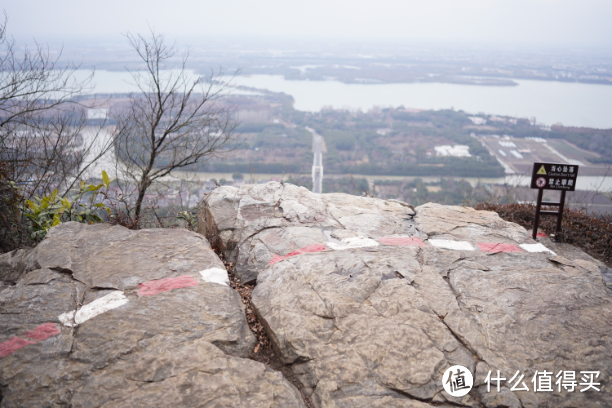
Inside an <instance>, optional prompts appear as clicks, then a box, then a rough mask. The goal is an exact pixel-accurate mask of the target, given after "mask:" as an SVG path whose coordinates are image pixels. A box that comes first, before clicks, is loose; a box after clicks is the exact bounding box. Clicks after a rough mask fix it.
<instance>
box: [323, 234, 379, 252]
mask: <svg viewBox="0 0 612 408" xmlns="http://www.w3.org/2000/svg"><path fill="white" fill-rule="evenodd" d="M325 245H327V246H328V247H330V248H331V249H335V250H336V251H341V250H343V249H353V248H366V247H375V246H378V245H380V244H379V243H378V242H377V241H374V240H373V239H370V238H362V237H353V238H345V239H343V240H342V241H341V243H338V242H326V243H325Z"/></svg>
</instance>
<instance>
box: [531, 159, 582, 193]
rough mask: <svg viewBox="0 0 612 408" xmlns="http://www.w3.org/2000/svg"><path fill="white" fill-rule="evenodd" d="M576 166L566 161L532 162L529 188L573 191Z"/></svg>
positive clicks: (576, 175)
mask: <svg viewBox="0 0 612 408" xmlns="http://www.w3.org/2000/svg"><path fill="white" fill-rule="evenodd" d="M578 167H579V166H578V165H576V164H567V163H534V164H533V172H532V174H531V188H538V189H541V190H560V191H574V190H575V189H576V179H577V177H578Z"/></svg>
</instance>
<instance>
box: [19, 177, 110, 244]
mask: <svg viewBox="0 0 612 408" xmlns="http://www.w3.org/2000/svg"><path fill="white" fill-rule="evenodd" d="M110 183H111V180H110V179H109V177H108V174H106V172H105V171H102V183H101V184H97V185H96V184H87V185H86V184H85V181H82V182H81V184H80V186H79V190H78V192H77V194H76V195H75V196H74V197H72V198H66V197H59V196H58V195H57V190H55V191H53V193H52V194H51V195H49V196H43V197H37V196H34V197H33V199H32V200H26V201H25V206H24V208H23V210H24V211H23V215H25V216H26V217H27V218H28V220H29V224H28V230H29V232H30V238H31V239H32V241H34V242H40V241H42V240H43V238H45V236H46V235H47V232H49V229H51V227H54V226H56V225H58V224H61V223H62V222H66V221H77V222H83V223H88V224H94V223H99V222H104V219H103V218H102V217H101V216H100V212H101V211H105V212H106V213H107V214H108V215H109V216H110V215H111V210H110V208H108V207H107V206H106V205H105V204H103V203H99V202H96V198H97V197H98V194H100V193H101V192H102V191H101V189H102V188H103V187H106V188H107V189H108V186H109V185H110ZM87 193H91V195H90V196H89V200H88V202H87V203H82V202H81V200H82V199H83V197H84V195H85V194H87Z"/></svg>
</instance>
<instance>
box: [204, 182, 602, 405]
mask: <svg viewBox="0 0 612 408" xmlns="http://www.w3.org/2000/svg"><path fill="white" fill-rule="evenodd" d="M198 225H199V226H200V228H201V232H202V233H203V234H206V235H207V236H208V237H210V239H213V240H214V241H215V244H216V245H218V246H219V248H221V249H222V250H223V251H224V252H225V254H226V256H227V258H228V259H229V260H230V261H233V262H236V267H235V270H236V273H237V275H238V277H239V278H240V279H241V280H242V281H243V282H249V281H254V280H256V281H257V286H256V288H255V290H254V291H253V297H252V304H253V306H254V307H255V308H256V310H257V313H258V315H259V316H260V320H261V321H262V323H264V325H265V326H266V328H267V330H268V333H269V336H270V338H271V339H272V341H273V343H274V345H275V347H276V348H277V350H278V352H279V354H280V355H281V358H282V359H283V361H284V362H285V363H286V364H289V365H291V367H292V370H293V372H294V374H295V375H296V376H297V377H298V378H299V379H300V380H301V382H302V383H303V384H304V387H305V388H304V389H305V392H306V394H308V395H310V396H311V398H312V400H313V402H314V403H315V405H316V406H317V407H326V408H327V407H337V408H344V407H430V406H473V407H491V408H493V407H517V408H518V407H524V408H526V407H603V406H612V395H611V394H610V391H609V385H608V384H609V373H608V372H606V371H607V369H608V367H609V366H610V365H611V364H612V351H611V350H612V328H611V327H610V325H609V321H610V319H611V318H612V295H611V292H610V291H609V290H608V289H607V288H606V286H605V282H604V280H603V278H602V274H601V272H602V271H601V269H600V267H601V265H600V264H598V263H597V262H596V261H594V260H593V259H592V258H590V257H588V256H583V255H584V254H583V253H582V252H580V251H578V252H579V254H580V255H579V256H578V255H577V253H578V252H575V251H574V252H572V251H559V252H558V253H555V250H554V249H552V250H551V248H548V247H546V246H545V245H542V243H541V242H535V241H533V240H532V239H531V238H530V236H529V233H528V232H527V231H525V229H524V228H522V227H520V226H518V225H516V224H513V223H509V222H506V221H503V220H501V219H500V218H499V217H498V216H497V214H495V213H492V212H485V211H476V210H473V209H470V208H463V207H450V206H442V205H436V204H426V205H423V206H420V207H417V208H416V209H415V208H413V207H412V206H410V205H408V204H405V203H401V202H398V201H393V200H389V201H383V200H379V199H375V198H366V197H354V196H348V195H343V194H322V195H315V194H312V193H310V192H309V191H308V190H306V189H304V188H298V187H296V186H293V185H288V184H285V185H281V184H279V183H275V182H271V183H267V184H265V185H257V186H243V187H241V188H234V187H222V188H218V189H216V190H214V191H213V192H212V193H211V194H210V195H209V196H208V197H207V199H206V200H205V201H204V202H203V204H202V205H201V207H200V211H199V219H198ZM457 364H458V365H462V366H465V367H467V368H468V369H469V370H470V371H471V372H472V373H473V374H474V377H475V387H474V389H473V390H472V391H471V392H470V393H468V394H467V395H466V396H464V397H460V398H455V397H451V396H450V395H449V394H447V393H446V392H445V391H444V390H443V386H442V379H441V376H442V373H443V372H444V371H445V370H446V369H447V368H449V367H451V366H453V365H457ZM498 372H499V374H498ZM560 372H561V373H560ZM564 372H573V373H574V374H575V379H576V387H575V388H573V389H572V390H570V388H569V387H564V386H563V385H566V386H567V385H568V384H570V385H571V378H570V377H569V376H570V374H569V373H568V374H567V375H565V374H564ZM582 372H599V376H598V377H596V378H594V381H591V382H594V383H597V384H599V385H596V388H598V389H599V391H596V390H595V389H593V388H591V389H589V390H587V391H584V392H581V390H582V389H584V388H586V385H580V384H586V383H588V382H589V381H587V380H586V379H585V378H586V377H585V376H588V375H589V374H585V373H582ZM489 373H491V376H488V374H489ZM559 373H560V377H557V375H558V374H559ZM500 376H501V377H502V378H503V380H500V387H499V391H498V390H497V388H496V387H497V383H496V382H495V381H491V380H490V378H491V377H493V378H495V377H500ZM487 377H488V378H489V379H488V380H487ZM559 378H561V381H559V383H558V384H557V380H558V379H559ZM534 379H535V383H534V382H533V380H534ZM547 379H550V380H551V385H550V389H551V391H538V392H536V391H535V389H534V387H535V386H537V387H538V389H540V390H541V389H546V388H548V385H547ZM487 382H488V383H489V384H491V385H490V388H491V389H490V391H488V389H487ZM542 384H544V385H542ZM559 386H561V391H559V388H558V387H559ZM521 388H522V389H523V390H521ZM525 388H527V389H528V390H525Z"/></svg>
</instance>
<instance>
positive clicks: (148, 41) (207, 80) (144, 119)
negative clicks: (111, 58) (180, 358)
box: [113, 30, 236, 218]
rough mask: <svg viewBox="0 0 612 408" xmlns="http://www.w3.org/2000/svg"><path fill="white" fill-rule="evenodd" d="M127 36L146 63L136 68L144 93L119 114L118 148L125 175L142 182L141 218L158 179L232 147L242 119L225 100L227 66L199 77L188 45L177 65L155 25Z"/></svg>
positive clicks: (137, 209)
mask: <svg viewBox="0 0 612 408" xmlns="http://www.w3.org/2000/svg"><path fill="white" fill-rule="evenodd" d="M126 37H127V39H128V42H129V43H130V45H131V46H132V48H134V50H135V51H136V53H137V54H138V56H139V57H140V59H141V60H142V62H143V63H144V66H143V67H142V68H143V69H142V70H138V71H131V74H132V80H133V84H134V85H135V86H136V87H137V88H138V89H139V90H140V92H139V93H137V94H131V95H130V102H129V107H128V108H127V109H125V110H123V111H117V112H114V114H113V118H114V119H115V120H116V122H117V126H118V128H119V129H120V130H119V131H118V132H117V140H116V142H115V153H116V157H117V160H118V161H119V162H120V163H121V167H122V173H123V174H122V175H123V176H124V177H127V178H128V179H131V180H132V181H133V182H134V183H135V184H136V185H137V190H138V197H137V199H136V204H135V207H134V216H135V217H136V218H139V217H140V216H141V211H142V203H143V200H144V198H145V195H146V192H147V189H148V188H149V187H150V186H151V184H152V183H153V182H154V181H155V180H158V179H160V178H162V177H164V176H167V175H169V174H170V173H171V172H172V171H173V170H175V169H179V168H182V167H186V166H190V165H193V164H196V163H199V162H202V161H203V160H206V159H208V158H210V157H212V156H216V155H219V154H221V153H224V152H227V151H229V150H230V149H232V148H233V146H234V145H235V141H236V138H235V134H234V129H235V126H236V123H235V122H234V121H233V120H232V115H231V113H232V108H231V107H230V106H228V105H227V104H226V103H224V101H223V97H224V96H225V95H226V94H227V93H228V92H229V90H230V87H229V82H228V81H224V77H223V73H222V71H221V70H219V72H217V73H215V72H213V73H211V75H210V76H208V77H202V76H200V77H197V78H195V79H193V78H192V77H191V75H190V72H189V71H188V69H187V61H188V58H189V52H188V50H185V52H184V53H183V55H182V58H181V60H180V63H179V64H178V66H177V65H174V64H172V62H171V61H172V60H173V58H174V57H175V56H176V55H177V53H178V51H177V49H176V46H175V45H174V44H173V45H168V44H167V43H166V40H165V37H164V36H163V35H161V34H158V33H156V32H155V31H153V30H151V32H150V35H149V37H144V36H142V35H133V34H127V35H126Z"/></svg>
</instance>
